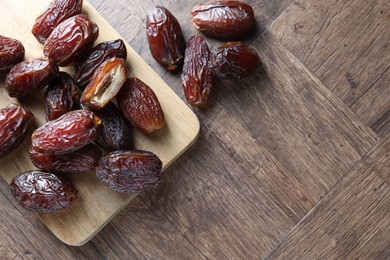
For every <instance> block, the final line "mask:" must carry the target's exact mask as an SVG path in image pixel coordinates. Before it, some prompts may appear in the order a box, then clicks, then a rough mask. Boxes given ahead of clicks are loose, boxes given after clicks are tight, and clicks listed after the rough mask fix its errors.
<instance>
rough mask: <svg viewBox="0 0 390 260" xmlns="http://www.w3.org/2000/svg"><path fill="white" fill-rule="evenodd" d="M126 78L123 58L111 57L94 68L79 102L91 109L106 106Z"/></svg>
mask: <svg viewBox="0 0 390 260" xmlns="http://www.w3.org/2000/svg"><path fill="white" fill-rule="evenodd" d="M126 78H127V68H126V63H125V60H124V59H121V58H113V59H111V60H108V61H106V62H104V63H103V64H102V65H100V67H99V68H98V69H97V70H96V72H95V74H94V75H93V78H92V80H91V81H90V82H89V84H88V86H87V87H86V88H85V90H84V92H83V94H82V95H81V102H82V103H84V104H85V105H87V106H88V107H90V108H92V109H95V110H97V109H101V108H103V107H104V106H106V105H107V104H108V103H109V102H110V101H111V100H112V99H113V98H115V96H116V94H117V93H118V92H119V90H120V89H121V87H122V85H123V83H124V82H125V81H126Z"/></svg>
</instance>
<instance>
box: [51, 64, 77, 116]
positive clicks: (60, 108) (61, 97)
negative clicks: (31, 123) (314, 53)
mask: <svg viewBox="0 0 390 260" xmlns="http://www.w3.org/2000/svg"><path fill="white" fill-rule="evenodd" d="M79 100H80V95H79V93H78V92H77V87H76V85H75V84H74V81H73V79H72V77H71V76H70V75H69V74H68V73H66V72H60V73H59V74H58V76H57V77H55V78H54V80H53V81H52V82H50V84H49V86H48V87H47V89H46V92H45V113H46V119H47V120H48V121H51V120H54V119H57V118H59V117H60V116H62V115H63V114H65V113H67V112H69V111H72V110H76V109H78V108H79V107H80V104H79Z"/></svg>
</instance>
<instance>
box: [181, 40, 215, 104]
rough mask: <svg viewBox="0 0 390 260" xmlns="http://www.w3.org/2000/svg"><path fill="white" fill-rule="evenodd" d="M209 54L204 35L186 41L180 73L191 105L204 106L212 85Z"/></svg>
mask: <svg viewBox="0 0 390 260" xmlns="http://www.w3.org/2000/svg"><path fill="white" fill-rule="evenodd" d="M210 56H211V53H210V49H209V47H208V45H207V42H206V40H205V39H204V37H203V36H201V35H195V36H192V37H191V38H190V40H189V41H188V45H187V49H186V52H185V58H184V66H183V72H182V74H181V80H182V84H183V87H184V93H185V96H186V99H187V101H188V103H189V104H190V105H192V106H198V107H199V106H205V105H206V104H207V101H208V99H209V96H210V93H211V89H212V86H213V75H212V69H211V64H210Z"/></svg>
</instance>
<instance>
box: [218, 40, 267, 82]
mask: <svg viewBox="0 0 390 260" xmlns="http://www.w3.org/2000/svg"><path fill="white" fill-rule="evenodd" d="M211 63H212V66H213V72H214V75H216V76H217V77H219V78H222V79H241V78H244V77H247V76H249V75H250V74H251V73H252V72H253V71H254V70H256V69H257V68H258V67H259V65H260V57H259V55H258V54H257V52H256V51H255V50H254V49H252V48H250V47H248V46H246V45H245V44H243V43H241V42H229V43H227V44H225V45H222V46H220V47H218V48H216V49H214V51H213V52H212V54H211Z"/></svg>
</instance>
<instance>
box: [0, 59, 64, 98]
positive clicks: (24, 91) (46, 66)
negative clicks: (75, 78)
mask: <svg viewBox="0 0 390 260" xmlns="http://www.w3.org/2000/svg"><path fill="white" fill-rule="evenodd" d="M57 73H58V67H57V66H56V65H55V64H54V63H53V62H51V61H50V60H49V59H47V58H37V59H30V60H25V61H23V62H20V63H18V64H17V65H15V66H14V67H13V68H12V69H11V70H10V71H9V72H8V74H7V77H6V80H5V90H6V91H7V93H8V95H9V96H10V97H16V98H22V97H26V96H30V95H33V94H35V93H36V92H38V91H39V90H41V89H42V88H44V87H46V86H47V85H48V84H49V83H50V81H52V80H53V78H54V77H55V76H56V75H57Z"/></svg>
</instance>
